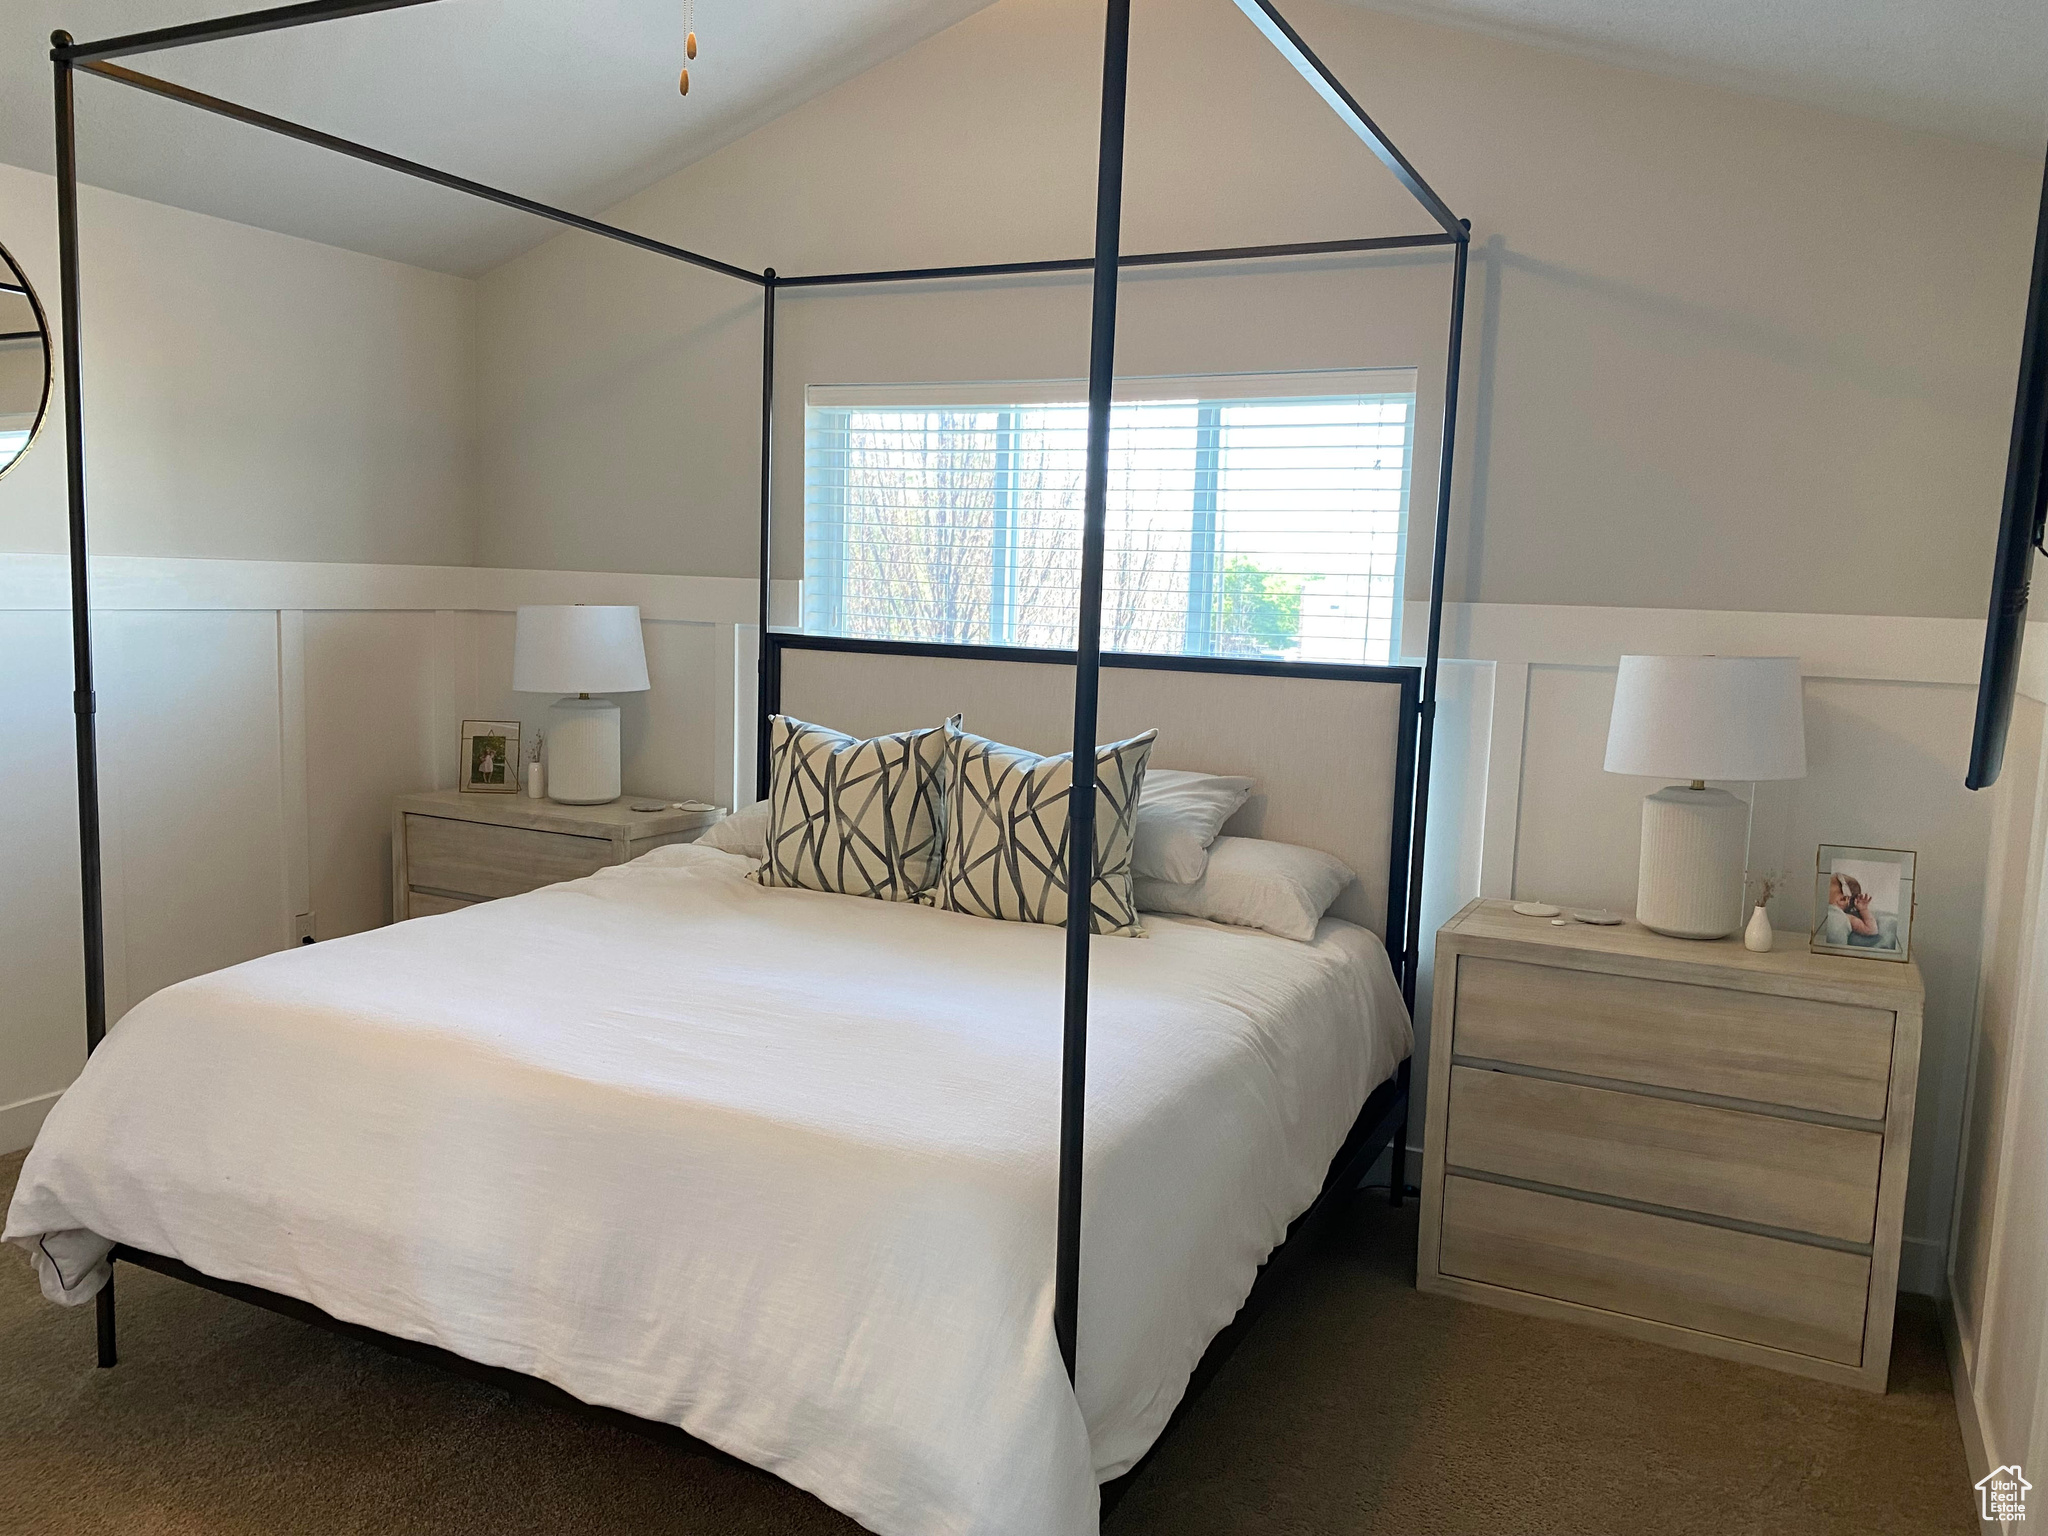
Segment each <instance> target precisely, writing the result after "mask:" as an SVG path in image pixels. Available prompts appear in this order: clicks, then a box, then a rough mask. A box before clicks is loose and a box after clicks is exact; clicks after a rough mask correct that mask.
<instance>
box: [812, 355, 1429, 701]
mask: <svg viewBox="0 0 2048 1536" xmlns="http://www.w3.org/2000/svg"><path fill="white" fill-rule="evenodd" d="M1118 394H1119V399H1118V401H1117V403H1116V404H1115V406H1114V407H1113V408H1112V412H1111V417H1110V453H1109V508H1108V513H1109V525H1108V544H1107V554H1106V560H1105V569H1104V584H1103V611H1102V644H1103V648H1104V649H1105V650H1113V651H1146V652H1162V651H1163V652H1180V653H1185V654H1191V655H1218V656H1245V657H1264V658H1268V659H1273V660H1298V661H1321V662H1385V661H1388V660H1390V659H1391V658H1392V657H1393V656H1394V655H1395V654H1397V653H1398V650H1399V642H1400V602H1401V568H1402V556H1403V553H1404V545H1405V541H1406V533H1407V522H1408V489H1409V471H1410V463H1411V460H1412V458H1413V451H1414V442H1415V379H1414V374H1413V373H1412V372H1410V371H1407V370H1398V371H1394V370H1388V371H1375V372H1371V373H1355V372H1354V373H1336V374H1330V373H1314V374H1292V375H1279V376H1272V377H1258V378H1247V377H1238V376H1232V377H1215V378H1179V379H1137V380H1129V381H1119V384H1118ZM1087 434H1088V408H1087V404H1086V400H1085V387H1084V386H1080V385H1077V384H1073V383H1040V384H1010V385H961V386H906V387H893V386H881V385H877V386H859V387H838V388H816V387H814V388H813V389H811V390H810V391H809V392H808V394H807V397H806V410H805V453H804V628H805V629H806V630H808V631H811V632H813V633H820V634H834V635H857V636H865V637H869V638H875V639H888V640H922V641H944V642H951V643H956V644H977V645H1018V646H1043V647H1050V648H1056V649H1057V648H1066V647H1070V646H1072V645H1073V643H1074V632H1075V614H1076V589H1077V588H1078V586H1079V582H1080V563H1081V488H1082V477H1083V473H1084V470H1085V468H1086V458H1087Z"/></svg>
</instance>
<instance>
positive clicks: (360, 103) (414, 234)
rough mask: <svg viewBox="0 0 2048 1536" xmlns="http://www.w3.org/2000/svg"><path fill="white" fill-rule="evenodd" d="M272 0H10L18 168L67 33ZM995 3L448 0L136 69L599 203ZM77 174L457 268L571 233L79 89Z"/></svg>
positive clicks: (4, 103)
mask: <svg viewBox="0 0 2048 1536" xmlns="http://www.w3.org/2000/svg"><path fill="white" fill-rule="evenodd" d="M262 3H264V0H240V3H236V0H229V3H222V0H6V3H5V4H4V5H0V161H7V162H10V163H12V164H15V165H26V166H31V167H34V168H37V169H40V170H50V169H53V167H54V151H53V150H52V147H51V144H52V131H51V121H50V86H49V80H50V65H49V35H50V33H51V31H52V30H54V29H56V28H58V27H64V28H66V29H68V30H69V31H71V32H72V33H73V34H74V35H75V36H77V37H78V38H79V39H80V40H81V41H84V40H87V39H89V38H94V37H112V36H118V35H120V34H122V33H126V32H131V31H139V30H142V29H144V28H148V27H156V26H165V25H169V24H171V23H173V22H180V21H191V20H196V19H199V18H202V17H207V16H222V15H232V14H235V13H238V12H241V11H247V10H251V9H255V8H257V7H258V6H259V5H261V4H262ZM987 3H988V0H833V3H832V4H830V5H824V4H820V3H819V0H695V13H696V17H695V19H696V29H697V33H698V39H699V44H700V53H699V56H698V59H697V61H696V63H695V64H694V65H693V66H692V68H691V75H690V94H689V96H688V97H687V98H685V97H683V96H681V95H680V94H678V92H677V90H676V71H677V69H678V67H679V66H680V65H681V64H682V62H683V60H682V45H683V10H684V0H574V3H565V0H439V3H438V4H433V5H422V6H418V7H416V8H413V9H408V10H399V11H388V12H384V13H382V14H373V15H369V16H361V17H353V18H349V19H346V20H341V21H330V22H324V23H322V24H320V25H319V26H317V27H303V28H299V29H297V30H293V31H285V32H273V33H268V34H264V35H260V36H254V37H245V38H235V39H230V40H227V41H224V42H216V43H208V44H204V45H201V46H197V47H190V48H181V49H177V50H175V51H169V52H162V53H154V54H143V55H138V56H136V57H133V58H128V59H123V60H121V61H119V62H121V63H122V64H124V65H127V66H129V67H132V68H136V69H140V70H143V71H144V72H146V73H149V74H154V75H160V76H162V77H163V78H165V79H169V80H173V81H175V82H177V83H178V84H180V85H186V86H191V87H193V88H195V89H198V90H202V91H206V92H208V93H209V94H212V95H218V96H225V97H227V98H229V99H230V100H233V101H238V102H241V103H243V104H244V105H247V106H252V107H256V108H259V109H260V110H263V111H266V112H271V113H274V114H276V115H278V116H280V117H288V118H291V119H293V120H294V121H296V122H301V123H306V124H309V125H311V126H313V127H316V128H322V129H325V130H326V131H328V132H330V133H336V134H339V135H341V136H342V137H344V138H350V139H356V140H359V141H361V142H364V143H368V144H371V145H373V146H375V147H376V148H378V149H383V150H388V151H390V152H391V153H393V154H399V155H404V156H407V157H409V158H411V159H415V160H423V161H426V162H427V163H428V164H431V165H435V166H438V167H440V168H442V169H444V170H450V171H455V172H457V173H459V174H461V175H464V176H468V177H471V178H472V179H474V180H477V181H482V182H486V183H489V184H491V185H494V186H500V187H504V188H507V189H509V190H512V191H516V192H520V193H523V194H525V195H526V196H528V197H533V198H537V199H538V200H540V201H542V202H546V203H552V204H554V205H555V206H557V207H563V208H569V209H573V210H574V211H576V212H579V213H588V214H597V213H601V212H602V211H603V210H604V209H606V208H608V207H610V206H612V205H613V204H614V203H616V202H618V201H619V200H620V199H621V198H624V197H627V196H629V195H630V194H632V193H634V192H637V191H639V190H640V189H641V188H642V187H645V186H648V185H650V184H651V183H653V182H655V181H658V180H660V179H661V178H662V177H664V176H667V175H669V174H671V173H672V172H674V171H676V170H679V169H681V168H682V167H683V166H685V165H688V164H689V163H690V162H691V161H693V160H696V159H698V158H700V157H701V156H703V155H706V154H709V153H710V152H711V151H712V150H714V149H717V148H718V147H719V146H720V145H722V144H726V143H730V142H731V141H732V140H734V139H736V138H738V137H740V136H741V135H742V134H744V133H747V132H748V131H750V130H751V129H753V128H756V127H758V126H760V125H761V124H762V123H764V122H767V121H768V120H770V119H771V118H774V117H776V116H778V115H780V114H781V113H783V112H787V111H788V110H789V109H790V108H792V107H794V106H796V105H797V104H799V103H800V102H803V101H805V100H808V99H809V98H810V97H812V96H815V95H817V94H818V93H820V92H821V91H825V90H828V89H830V88H831V87H832V86H834V85H836V84H838V83H839V82H840V81H842V80H845V79H849V78H851V77H852V76H854V75H856V74H858V73H860V72H861V71H862V70H864V69H867V68H869V67H871V66H872V65H874V64H877V63H880V62H881V61H882V60H883V59H886V58H889V57H891V56H892V55H894V54H896V53H899V52H901V51H902V50H903V49H905V48H908V47H910V46H911V45H912V44H914V43H916V42H918V41H920V40H921V39H923V38H925V37H928V36H930V35H931V34H932V33H934V32H937V31H939V30H941V29H942V28H944V27H947V26H950V25H951V24H952V23H954V22H955V21H958V20H960V19H961V18H962V17H964V16H967V15H970V14H971V13H973V12H974V11H976V10H979V9H980V8H981V7H982V6H983V5H985V4H987ZM78 102H79V107H78V121H79V126H80V132H79V175H80V178H81V179H82V180H85V181H88V182H91V183H93V184H95V185H98V186H102V187H109V188H112V189H113V190H115V191H117V192H130V193H134V194H136V195H137V196H142V197H148V198H152V199H154V200H156V201H158V202H165V203H171V204H175V205H177V206H179V207H184V208H192V209H197V210H199V211H201V212H205V213H211V214H217V215H219V216H221V217H223V218H228V219H234V220H236V221H238V222H241V223H246V224H256V225H260V226H263V227H266V228H271V229H279V230H284V231H286V232H287V233H290V234H295V235H303V236H305V237H307V238H309V239H313V240H319V241H324V242H326V243H328V244H331V245H339V246H345V247H348V248H351V249H354V250H360V251H368V252H371V253H373V254H376V255H381V256H389V257H392V258H393V259H395V260H399V261H407V262H412V263H414V264H416V265H419V266H425V267H432V268H438V269H440V270H443V271H448V272H462V273H475V272H479V271H482V270H484V269H486V268H489V267H491V266H494V265H496V264H497V263H499V262H501V261H504V260H506V259H507V258H508V257H511V256H513V255H516V254H517V253H518V252H520V251H522V250H524V249H526V248H527V247H528V246H531V245H534V244H537V243H538V242H539V241H541V240H543V239H545V238H546V237H547V236H548V235H549V234H552V233H553V232H554V226H552V225H550V224H547V223H545V222H543V221H540V220H537V219H534V218H532V217H530V216H528V215H525V214H520V213H514V212H510V211H508V210H505V209H501V208H496V207H493V206H491V205H489V204H485V203H480V202H477V201H475V200H473V199H470V198H467V197H464V196H462V195H461V194H459V193H455V192H449V191H444V190H441V189H439V188H435V187H428V186H424V185H421V184H417V183H413V182H410V181H408V180H406V179H405V178H402V177H399V176H396V175H393V174H392V173H390V172H388V171H381V170H378V169H376V168H374V167H370V166H364V165H359V164H356V163H354V162H350V161H346V160H342V159H340V158H339V157H337V156H333V155H330V154H327V153H325V152H324V151H321V150H317V149H313V148H310V147H307V146H304V145H299V144H294V143H291V142H289V141H287V140H283V139H279V138H276V137H275V136H273V135H269V134H264V133H261V132H258V131H256V130H255V129H252V128H248V127H246V126H243V125H241V124H237V123H231V122H227V121H224V120H221V119H218V118H213V117H208V116H205V115H202V114H200V113H196V112H193V111H192V110H191V109H189V108H187V107H183V106H180V105H177V104H175V103H172V102H166V101H160V100H157V99H155V98H153V97H148V96H144V95H142V94H140V93H139V92H135V91H130V90H127V89H124V88H123V87H121V86H118V85H114V84H112V83H110V82H107V81H103V80H94V79H91V78H89V77H82V78H81V79H80V80H79V82H78Z"/></svg>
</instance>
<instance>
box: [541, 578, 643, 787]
mask: <svg viewBox="0 0 2048 1536" xmlns="http://www.w3.org/2000/svg"><path fill="white" fill-rule="evenodd" d="M512 687H513V688H514V689H515V690H516V691H517V692H520V693H559V694H563V695H565V697H563V698H561V699H559V700H557V701H556V704H555V707H554V709H553V710H552V711H551V712H550V716H549V720H548V798H549V799H550V800H559V801H560V802H561V803H562V804H564V805H603V804H604V803H606V802H607V801H611V800H616V799H618V798H619V706H618V705H616V704H614V703H613V702H612V701H611V700H610V699H607V698H603V697H598V695H603V694H607V693H639V692H642V691H644V690H645V689H646V687H647V647H646V645H645V644H644V643H643V642H642V640H641V638H640V610H639V609H638V608H633V607H598V606H594V605H590V606H586V605H584V604H581V603H578V604H576V605H575V606H573V607H571V606H562V605H551V606H547V607H531V608H521V609H520V610H519V620H518V624H517V627H516V628H515V629H514V631H513V639H512Z"/></svg>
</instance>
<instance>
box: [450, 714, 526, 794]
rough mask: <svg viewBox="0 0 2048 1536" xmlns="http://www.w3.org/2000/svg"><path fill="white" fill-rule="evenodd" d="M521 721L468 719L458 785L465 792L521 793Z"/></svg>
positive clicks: (456, 779) (460, 759)
mask: <svg viewBox="0 0 2048 1536" xmlns="http://www.w3.org/2000/svg"><path fill="white" fill-rule="evenodd" d="M519 763H520V757H519V722H518V721H517V720H465V721H463V722H462V756H461V757H460V758H458V759H457V766H456V770H455V775H456V776H455V785H456V788H458V789H460V790H461V791H462V792H463V793H464V794H465V795H516V794H518V793H519Z"/></svg>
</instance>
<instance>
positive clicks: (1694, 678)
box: [1606, 656, 1806, 939]
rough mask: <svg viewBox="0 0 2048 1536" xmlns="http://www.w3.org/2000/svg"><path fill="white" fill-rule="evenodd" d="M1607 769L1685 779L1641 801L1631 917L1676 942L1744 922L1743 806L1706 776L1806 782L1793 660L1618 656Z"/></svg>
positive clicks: (1800, 703) (1803, 727)
mask: <svg viewBox="0 0 2048 1536" xmlns="http://www.w3.org/2000/svg"><path fill="white" fill-rule="evenodd" d="M1606 767H1607V771H1608V772H1609V773H1627V774H1634V775H1637V776H1639V777H1644V778H1660V779H1683V780H1685V781H1686V782H1685V783H1683V784H1672V785H1670V786H1668V787H1667V788H1664V789H1660V790H1658V791H1657V792H1656V793H1655V794H1652V795H1649V796H1647V797H1646V798H1645V799H1644V801H1643V853H1642V862H1641V865H1640V866H1639V868H1638V871H1637V880H1636V919H1637V921H1638V922H1640V923H1642V925H1643V926H1644V927H1646V928H1653V929H1655V930H1656V931H1657V932H1659V933H1668V934H1670V935H1672V936H1673V937H1675V938H1681V939H1718V938H1721V937H1723V936H1725V935H1727V934H1731V933H1733V932H1734V931H1735V930H1736V929H1737V928H1738V927H1740V926H1741V925H1742V915H1743V914H1742V876H1743V860H1744V858H1745V857H1746V856H1747V853H1748V846H1747V844H1748V830H1749V827H1748V818H1749V806H1748V805H1747V804H1746V803H1745V802H1744V801H1742V800H1739V799H1737V798H1736V797H1735V796H1734V795H1731V794H1729V793H1728V792H1727V791H1726V790H1724V789H1709V788H1707V785H1706V781H1707V780H1708V779H1722V780H1728V779H1734V780H1749V781H1756V780H1759V779H1803V778H1805V777H1806V715H1805V710H1804V704H1803V699H1802V695H1801V692H1800V685H1799V658H1798V657H1796V656H1624V657H1622V658H1621V674H1620V676H1618V677H1617V678H1616V679H1615V683H1614V714H1613V716H1612V718H1611V719H1610V721H1609V723H1608V727H1607V763H1606Z"/></svg>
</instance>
